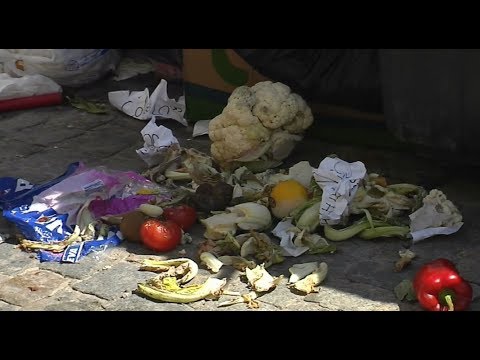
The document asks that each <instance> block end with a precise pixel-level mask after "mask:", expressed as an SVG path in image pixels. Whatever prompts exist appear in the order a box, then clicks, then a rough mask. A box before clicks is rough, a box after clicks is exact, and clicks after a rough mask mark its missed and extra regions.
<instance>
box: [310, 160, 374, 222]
mask: <svg viewBox="0 0 480 360" xmlns="http://www.w3.org/2000/svg"><path fill="white" fill-rule="evenodd" d="M366 173H367V170H366V168H365V165H364V164H363V163H362V162H360V161H356V162H353V163H348V162H346V161H344V160H342V159H339V158H332V157H326V158H325V159H323V160H322V162H321V163H320V165H319V166H318V169H315V170H314V171H313V176H314V178H315V181H316V182H317V184H318V185H319V186H320V188H321V189H322V191H323V193H322V203H321V205H320V224H322V225H325V224H329V225H335V224H339V223H340V222H342V220H343V218H345V217H346V216H348V215H349V214H348V204H349V202H350V201H351V200H352V199H353V197H354V196H355V193H356V192H357V190H358V184H359V182H360V180H362V179H363V178H364V177H365V175H366Z"/></svg>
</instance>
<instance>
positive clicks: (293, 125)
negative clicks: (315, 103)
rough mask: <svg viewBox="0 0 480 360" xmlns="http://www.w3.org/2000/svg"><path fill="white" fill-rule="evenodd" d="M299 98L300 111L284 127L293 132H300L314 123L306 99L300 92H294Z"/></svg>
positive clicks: (296, 97) (294, 95) (295, 96)
mask: <svg viewBox="0 0 480 360" xmlns="http://www.w3.org/2000/svg"><path fill="white" fill-rule="evenodd" d="M292 96H293V97H294V98H295V99H297V104H298V111H297V114H296V115H295V117H294V118H293V120H292V121H291V122H289V123H288V124H286V125H284V126H283V128H284V129H285V130H287V131H288V132H290V133H292V134H299V133H301V132H303V131H305V130H306V129H308V128H309V127H310V125H312V124H313V114H312V110H311V109H310V107H309V106H308V105H307V103H306V102H305V100H303V99H302V97H301V96H300V95H298V94H292Z"/></svg>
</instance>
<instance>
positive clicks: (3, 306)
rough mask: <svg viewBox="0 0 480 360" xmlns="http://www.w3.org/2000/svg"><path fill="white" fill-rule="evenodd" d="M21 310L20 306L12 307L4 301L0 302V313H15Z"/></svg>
mask: <svg viewBox="0 0 480 360" xmlns="http://www.w3.org/2000/svg"><path fill="white" fill-rule="evenodd" d="M21 309H22V308H21V307H20V306H16V305H12V304H9V303H6V302H5V301H0V311H17V310H21Z"/></svg>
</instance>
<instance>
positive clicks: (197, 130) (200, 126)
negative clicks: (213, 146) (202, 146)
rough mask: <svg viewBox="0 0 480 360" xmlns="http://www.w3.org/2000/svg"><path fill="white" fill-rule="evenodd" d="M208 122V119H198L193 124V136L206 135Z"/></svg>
mask: <svg viewBox="0 0 480 360" xmlns="http://www.w3.org/2000/svg"><path fill="white" fill-rule="evenodd" d="M208 124H210V120H198V121H196V122H195V125H193V134H192V136H193V137H196V136H202V135H208Z"/></svg>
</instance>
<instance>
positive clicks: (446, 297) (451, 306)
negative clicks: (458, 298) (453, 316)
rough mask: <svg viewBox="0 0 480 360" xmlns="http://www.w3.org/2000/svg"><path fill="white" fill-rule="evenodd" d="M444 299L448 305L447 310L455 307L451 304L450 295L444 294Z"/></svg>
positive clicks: (452, 309)
mask: <svg viewBox="0 0 480 360" xmlns="http://www.w3.org/2000/svg"><path fill="white" fill-rule="evenodd" d="M445 301H446V302H447V305H448V311H454V310H455V307H454V306H453V299H452V296H451V295H446V296H445Z"/></svg>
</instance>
